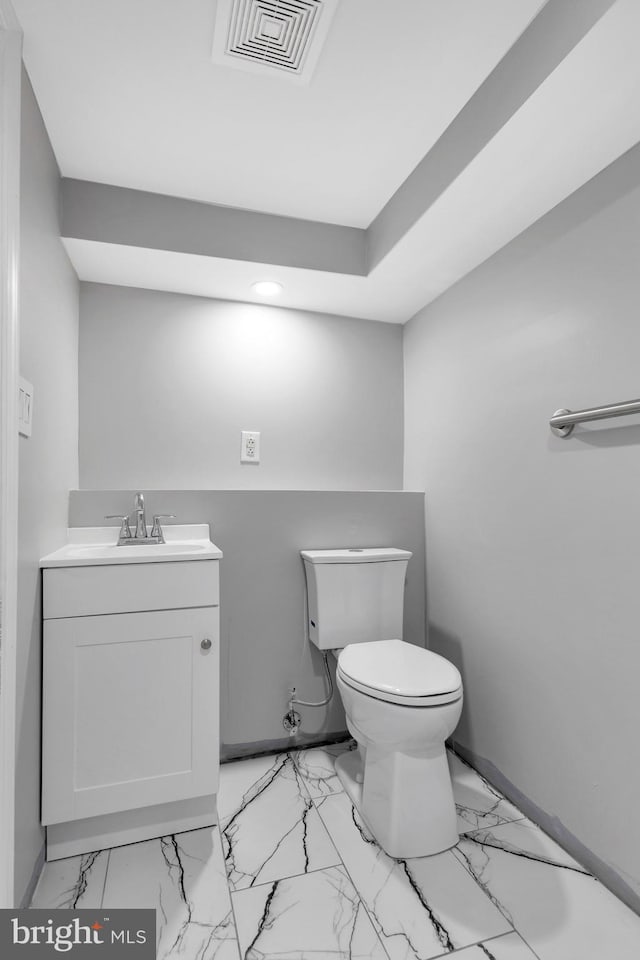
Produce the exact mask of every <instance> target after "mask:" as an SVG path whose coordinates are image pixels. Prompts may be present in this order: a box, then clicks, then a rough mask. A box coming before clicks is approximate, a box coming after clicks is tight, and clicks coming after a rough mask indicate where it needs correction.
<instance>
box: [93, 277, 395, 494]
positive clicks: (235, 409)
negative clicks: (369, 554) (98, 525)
mask: <svg viewBox="0 0 640 960" xmlns="http://www.w3.org/2000/svg"><path fill="white" fill-rule="evenodd" d="M81 318H82V319H81V326H80V486H81V487H83V488H85V489H105V488H108V489H123V488H124V489H126V488H129V487H151V488H159V489H167V488H176V489H178V488H182V489H202V488H215V489H225V488H230V489H274V488H275V489H277V488H284V489H316V490H318V489H331V488H334V489H343V490H354V489H356V490H357V489H373V490H376V489H398V488H399V487H401V486H402V437H403V434H402V416H403V412H402V330H401V328H400V327H399V326H397V325H394V324H386V323H375V322H372V321H366V320H354V319H349V318H345V317H335V316H328V315H326V314H314V313H304V312H302V311H297V310H282V309H277V308H275V307H271V306H261V305H255V304H241V303H228V302H225V301H215V300H207V299H203V298H200V297H189V296H184V295H182V294H172V293H161V292H157V291H149V290H139V289H132V288H128V287H114V286H105V285H96V284H82V285H81ZM241 430H258V431H260V433H261V463H260V464H259V465H257V464H240V462H239V460H240V431H241Z"/></svg>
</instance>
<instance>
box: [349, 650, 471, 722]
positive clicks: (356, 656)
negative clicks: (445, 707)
mask: <svg viewBox="0 0 640 960" xmlns="http://www.w3.org/2000/svg"><path fill="white" fill-rule="evenodd" d="M338 671H339V674H340V675H341V676H342V679H343V680H344V681H345V682H346V683H348V684H349V685H350V686H352V687H355V688H356V689H357V690H362V691H363V692H364V693H369V694H370V695H371V696H374V697H377V698H378V699H380V700H388V701H389V702H391V703H404V704H407V705H411V706H436V705H437V704H441V703H451V702H452V701H453V700H457V699H458V698H459V697H460V696H461V695H462V678H461V676H460V673H459V672H458V670H457V668H456V667H454V665H453V664H452V663H449V661H448V660H445V658H444V657H441V656H439V655H438V654H437V653H432V652H431V650H425V649H424V648H423V647H416V646H415V645H414V644H413V643H406V642H405V641H404V640H378V641H374V642H373V643H354V644H350V645H349V646H347V647H345V648H344V650H343V651H342V653H341V654H340V657H339V659H338Z"/></svg>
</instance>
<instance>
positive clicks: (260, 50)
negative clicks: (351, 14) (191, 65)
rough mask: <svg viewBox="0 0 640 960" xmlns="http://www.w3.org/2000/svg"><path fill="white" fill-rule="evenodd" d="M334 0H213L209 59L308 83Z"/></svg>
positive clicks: (332, 10) (316, 60)
mask: <svg viewBox="0 0 640 960" xmlns="http://www.w3.org/2000/svg"><path fill="white" fill-rule="evenodd" d="M336 4H337V0H218V4H217V10H216V22H215V28H214V37H213V53H212V59H213V62H214V63H217V64H220V65H221V66H227V67H236V68H237V69H239V70H249V71H251V72H252V73H261V74H262V75H263V76H266V75H268V76H271V77H276V76H280V77H290V78H292V79H294V80H297V81H298V82H303V83H308V82H309V80H310V79H311V74H312V73H313V70H314V68H315V66H316V63H317V62H318V57H319V56H320V52H321V50H322V46H323V43H324V40H325V38H326V36H327V33H328V31H329V26H330V25H331V19H332V17H333V14H334V12H335V9H336Z"/></svg>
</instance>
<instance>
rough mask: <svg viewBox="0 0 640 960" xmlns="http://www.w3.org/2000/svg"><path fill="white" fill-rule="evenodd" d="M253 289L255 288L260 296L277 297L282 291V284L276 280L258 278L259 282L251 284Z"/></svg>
mask: <svg viewBox="0 0 640 960" xmlns="http://www.w3.org/2000/svg"><path fill="white" fill-rule="evenodd" d="M251 289H252V290H255V292H256V293H257V294H258V295H259V296H260V297H275V296H277V295H278V294H279V293H282V284H281V283H278V282H277V281H276V280H258V282H257V283H252V284H251Z"/></svg>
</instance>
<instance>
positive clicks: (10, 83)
mask: <svg viewBox="0 0 640 960" xmlns="http://www.w3.org/2000/svg"><path fill="white" fill-rule="evenodd" d="M21 79H22V30H21V27H20V23H19V21H18V18H17V17H16V15H15V11H14V9H13V7H12V5H11V2H10V0H0V604H1V607H0V907H3V908H11V907H15V906H16V904H15V903H14V896H15V889H14V872H15V871H14V866H15V759H16V699H17V673H16V644H17V609H18V453H19V451H18V426H17V424H18V372H19V320H20V317H19V303H18V296H19V280H20V273H19V271H20V105H21V99H20V98H21Z"/></svg>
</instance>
